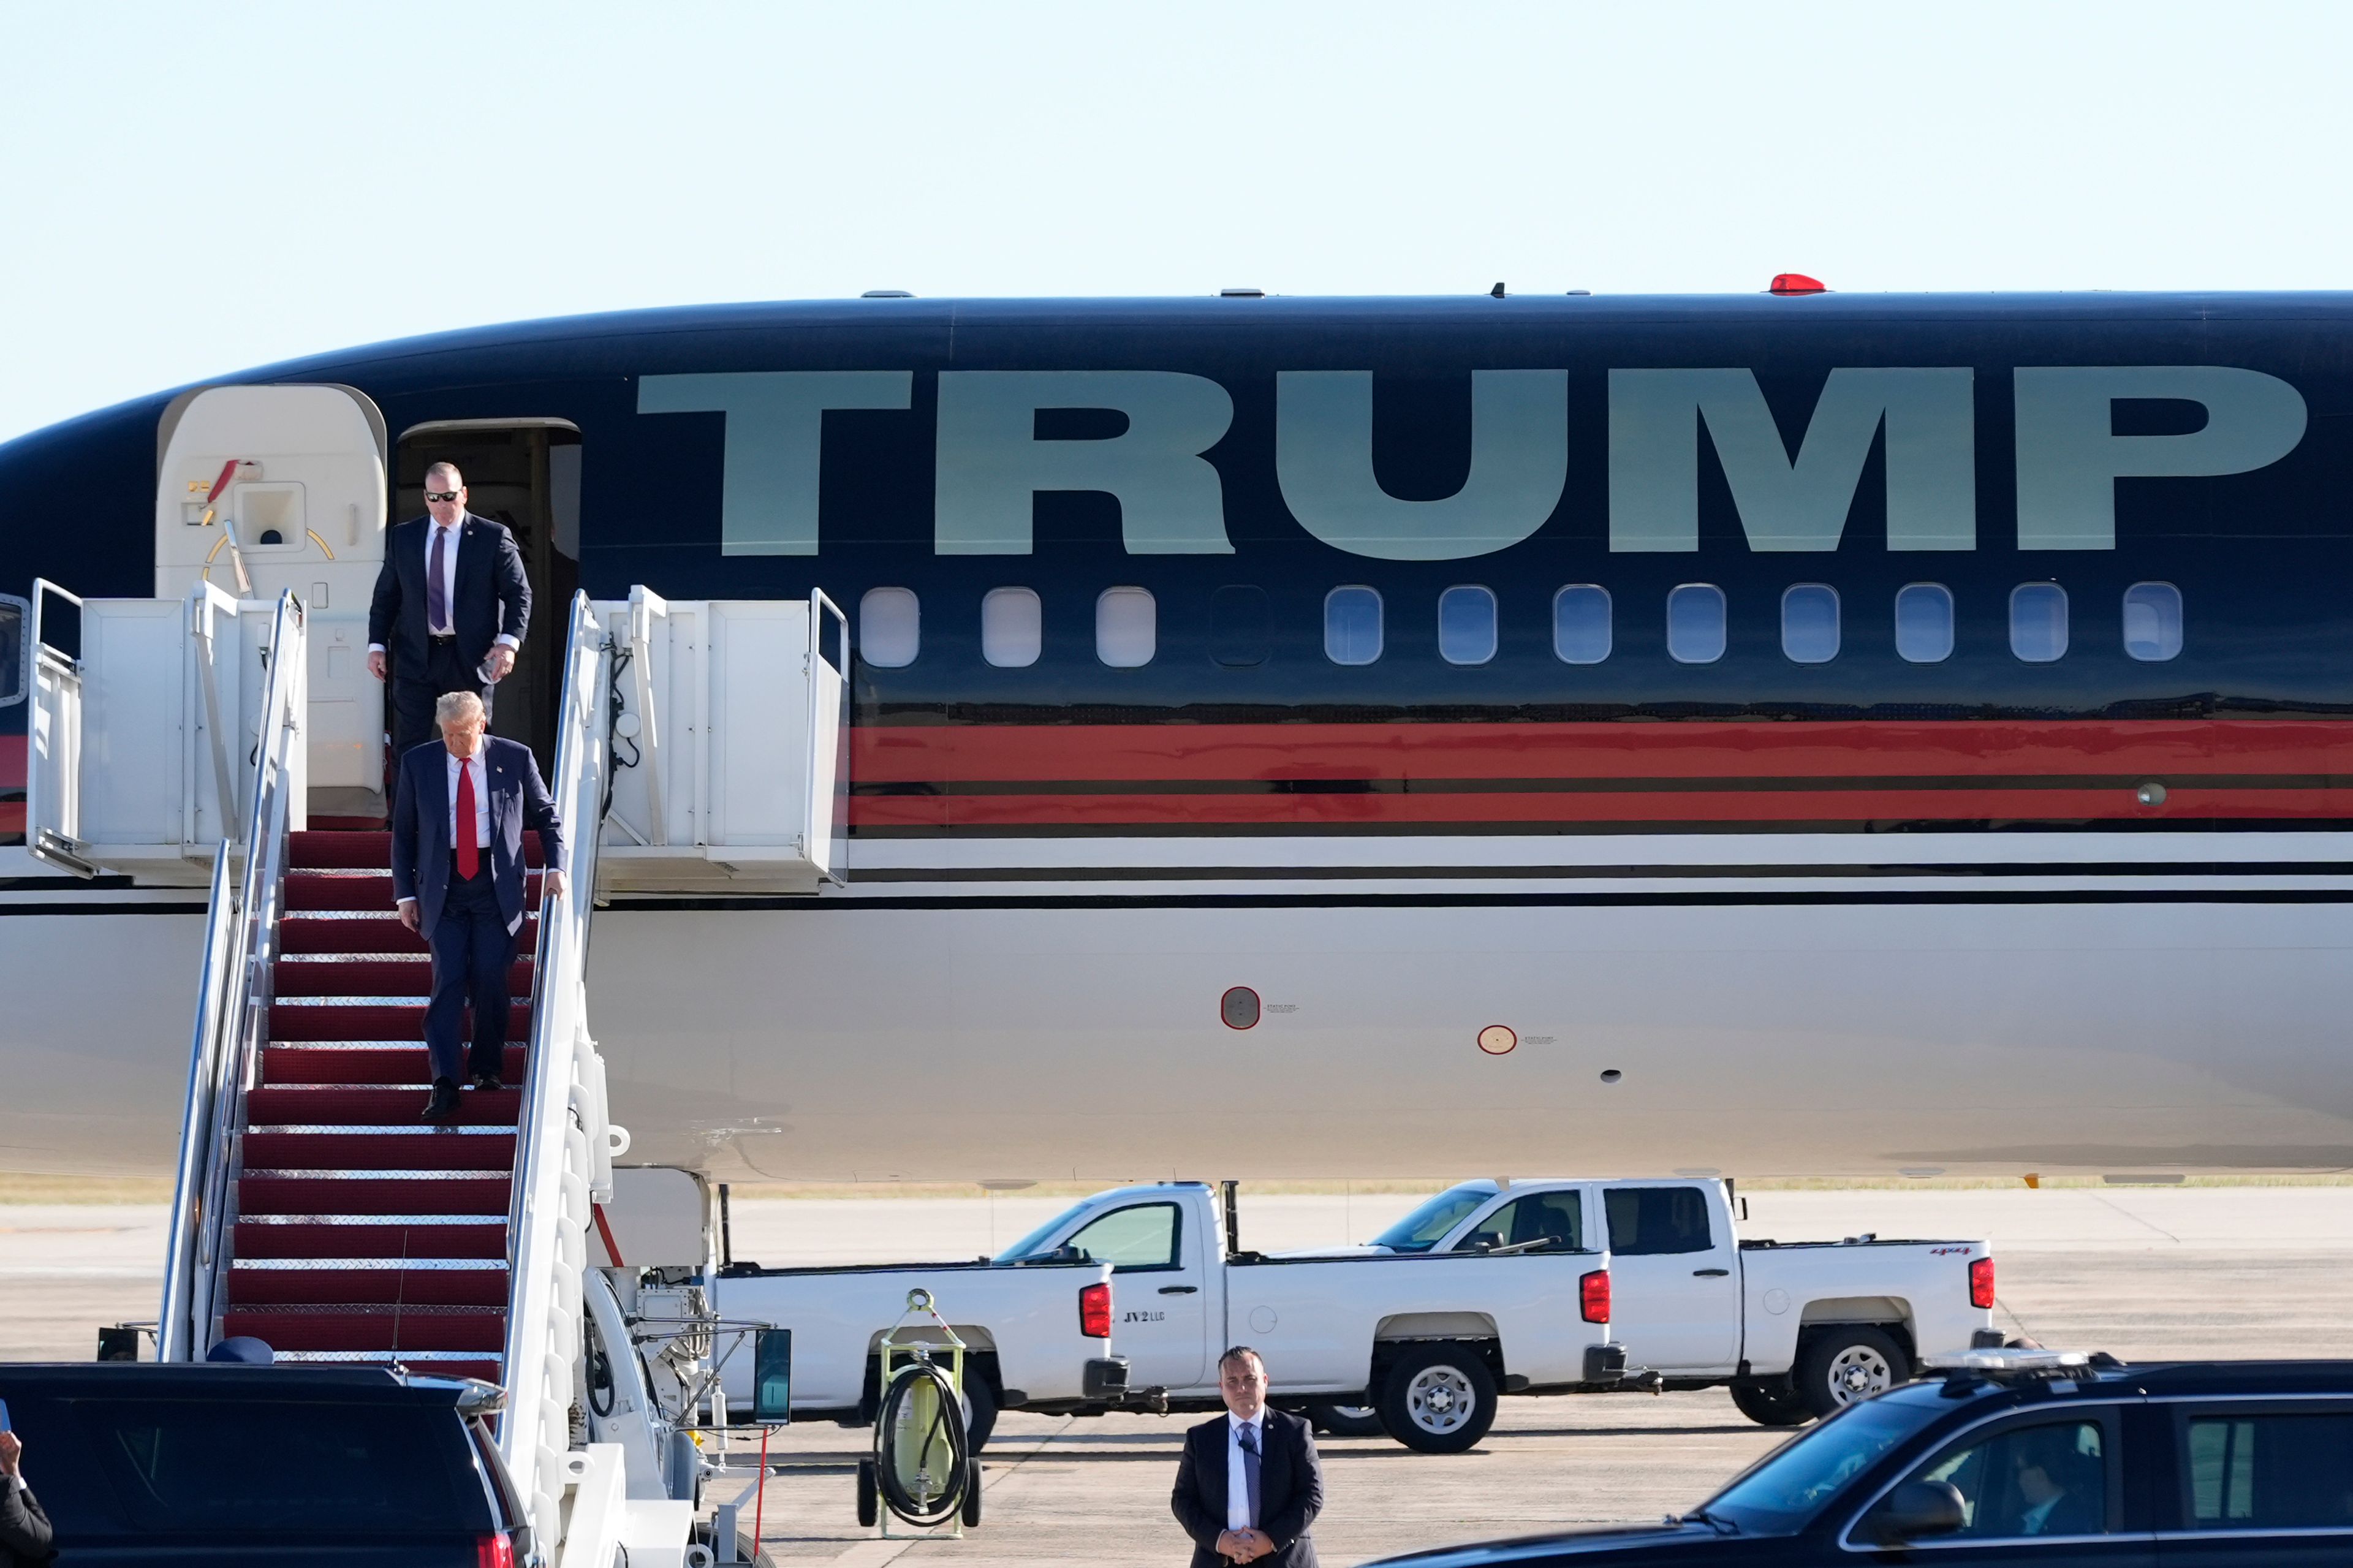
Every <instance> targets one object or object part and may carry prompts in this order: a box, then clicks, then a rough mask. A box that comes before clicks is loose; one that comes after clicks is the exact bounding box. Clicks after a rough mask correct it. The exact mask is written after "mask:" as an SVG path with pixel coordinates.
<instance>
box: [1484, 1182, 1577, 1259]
mask: <svg viewBox="0 0 2353 1568" xmlns="http://www.w3.org/2000/svg"><path fill="white" fill-rule="evenodd" d="M1584 1219H1585V1216H1584V1214H1583V1205H1580V1204H1579V1203H1578V1202H1577V1194H1576V1193H1574V1192H1566V1193H1531V1194H1528V1195H1527V1196H1526V1197H1524V1198H1514V1199H1513V1200H1512V1201H1511V1202H1510V1203H1507V1204H1505V1205H1504V1206H1503V1207H1502V1208H1499V1209H1497V1210H1496V1211H1495V1212H1494V1213H1493V1214H1491V1215H1488V1216H1487V1217H1486V1218H1485V1219H1482V1220H1481V1221H1480V1222H1479V1227H1478V1228H1477V1229H1476V1230H1473V1231H1472V1233H1471V1234H1470V1235H1468V1236H1466V1237H1463V1238H1462V1239H1461V1241H1458V1242H1456V1243H1455V1244H1454V1250H1455V1251H1457V1252H1479V1251H1482V1250H1485V1248H1487V1247H1520V1246H1524V1245H1525V1244H1526V1243H1528V1242H1532V1241H1533V1242H1541V1243H1543V1244H1544V1245H1542V1246H1539V1247H1529V1248H1528V1250H1529V1251H1531V1252H1575V1251H1577V1250H1578V1249H1579V1248H1580V1247H1583V1246H1584V1242H1583V1240H1582V1237H1583V1234H1584V1228H1585V1226H1584ZM1482 1244H1483V1245H1482Z"/></svg>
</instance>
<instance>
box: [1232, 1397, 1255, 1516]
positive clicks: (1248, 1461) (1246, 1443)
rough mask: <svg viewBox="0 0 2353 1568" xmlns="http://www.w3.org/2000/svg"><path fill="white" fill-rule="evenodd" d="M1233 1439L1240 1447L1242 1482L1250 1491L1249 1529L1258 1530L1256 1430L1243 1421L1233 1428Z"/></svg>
mask: <svg viewBox="0 0 2353 1568" xmlns="http://www.w3.org/2000/svg"><path fill="white" fill-rule="evenodd" d="M1234 1438H1235V1440H1236V1441H1237V1442H1239V1443H1240V1444H1241V1446H1242V1482H1243V1484H1244V1485H1246V1486H1247V1487H1249V1489H1250V1528H1251V1529H1253V1530H1255V1529H1257V1528H1258V1464H1259V1453H1258V1428H1256V1427H1255V1426H1251V1425H1250V1423H1249V1422H1247V1421H1245V1422H1243V1423H1242V1424H1241V1425H1240V1426H1237V1427H1235V1428H1234Z"/></svg>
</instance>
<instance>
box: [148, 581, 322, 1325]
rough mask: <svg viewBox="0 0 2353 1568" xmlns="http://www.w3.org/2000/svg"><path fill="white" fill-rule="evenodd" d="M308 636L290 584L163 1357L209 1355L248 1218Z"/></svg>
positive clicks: (219, 916)
mask: <svg viewBox="0 0 2353 1568" xmlns="http://www.w3.org/2000/svg"><path fill="white" fill-rule="evenodd" d="M306 643H307V633H306V626H305V621H304V616H303V610H302V605H301V601H300V600H299V599H297V598H295V596H294V595H293V594H292V593H291V592H290V591H289V592H285V593H281V594H280V595H279V598H278V609H277V615H276V617H275V619H274V620H273V621H272V623H271V627H270V635H269V678H268V681H267V683H266V685H265V687H264V689H263V695H262V703H261V721H260V726H259V734H258V742H259V743H258V745H257V748H256V758H255V761H256V768H255V772H254V779H253V799H252V801H251V803H250V807H249V809H248V812H247V816H246V832H245V843H244V851H245V854H244V859H245V865H244V870H243V875H242V876H241V877H240V878H238V879H237V882H236V884H235V886H234V890H233V891H232V884H231V881H230V875H231V867H232V863H233V860H234V858H235V856H236V854H237V846H235V845H233V844H232V843H230V842H229V841H227V840H223V841H222V843H221V845H220V847H219V848H218V849H217V850H216V853H215V855H214V858H213V880H212V895H211V902H210V903H209V904H208V906H207V913H206V918H205V949H204V964H203V968H202V971H201V973H200V976H199V981H198V986H197V992H196V1018H195V1035H194V1037H193V1039H192V1041H191V1043H190V1047H189V1052H188V1089H187V1100H186V1104H185V1108H184V1110H183V1111H182V1113H181V1122H180V1162H179V1172H178V1179H177V1181H176V1182H175V1184H174V1189H173V1194H172V1221H171V1226H172V1228H171V1235H170V1237H169V1238H168V1243H167V1246H168V1250H167V1252H166V1255H165V1259H164V1299H163V1310H162V1313H161V1316H160V1318H159V1320H158V1324H157V1330H156V1358H157V1359H158V1360H160V1361H201V1360H203V1359H204V1355H205V1352H206V1351H207V1350H209V1349H210V1348H211V1347H212V1341H213V1331H214V1328H215V1326H216V1324H217V1323H218V1322H219V1320H220V1314H221V1312H222V1311H223V1310H225V1305H226V1303H225V1300H224V1297H225V1292H226V1287H227V1279H226V1277H225V1276H226V1268H225V1265H226V1263H227V1256H226V1255H227V1245H226V1244H227V1239H228V1237H229V1235H230V1229H229V1227H230V1226H232V1225H233V1224H234V1223H235V1220H236V1215H235V1212H234V1211H235V1207H236V1185H235V1180H234V1178H235V1174H236V1168H237V1151H238V1146H239V1142H240V1140H241V1139H242V1138H243V1136H244V1132H245V1094H246V1090H248V1089H250V1088H251V1087H252V1086H253V1081H254V1078H255V1074H256V1072H257V1071H258V1069H259V1064H260V1058H261V1049H262V1047H263V1046H265V1045H267V1044H268V1043H269V1007H270V1003H271V1002H272V1001H273V1000H274V998H275V992H276V985H275V981H276V974H277V962H278V917H279V914H280V911H281V909H282V906H283V902H284V899H285V889H286V857H287V847H288V843H289V837H288V828H289V824H290V821H291V820H292V811H293V805H294V803H293V794H294V791H295V789H296V788H297V787H298V785H297V782H296V781H297V780H299V778H300V777H301V771H300V760H299V758H298V756H297V752H298V751H299V749H300V748H301V746H302V744H303V739H302V718H303V713H304V710H305V707H306V704H307V702H308V700H309V690H310V678H309V670H310V658H309V655H308V649H307V646H306Z"/></svg>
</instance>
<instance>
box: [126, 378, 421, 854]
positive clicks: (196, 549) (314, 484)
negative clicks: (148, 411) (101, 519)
mask: <svg viewBox="0 0 2353 1568" xmlns="http://www.w3.org/2000/svg"><path fill="white" fill-rule="evenodd" d="M156 447H157V451H158V453H159V454H160V456H159V458H158V460H157V464H156V485H155V595H156V597H158V598H162V599H183V598H185V597H186V596H187V594H188V591H189V590H190V589H191V588H193V587H194V586H195V584H197V583H198V582H200V581H203V582H209V583H211V584H213V585H214V586H215V587H216V588H218V589H220V590H221V591H222V592H223V593H226V594H229V595H235V596H236V597H238V598H241V599H271V598H275V597H277V595H278V594H279V591H280V589H287V588H290V589H292V590H293V591H294V595H295V596H296V597H297V598H299V599H301V601H302V604H303V606H304V608H305V609H306V610H307V611H308V612H309V628H310V647H311V668H310V688H311V700H310V711H309V713H308V714H307V715H306V721H305V725H304V730H305V733H306V734H307V736H308V740H309V756H308V757H307V759H306V762H307V763H308V766H309V769H310V809H311V813H312V815H313V816H320V815H324V816H384V815H385V800H384V794H383V785H384V689H383V687H382V686H381V685H379V684H378V682H377V681H376V679H375V677H374V676H372V675H370V674H369V673H368V669H367V609H368V598H369V595H371V594H372V593H373V592H374V591H375V579H376V573H377V570H378V569H379V568H380V567H381V566H382V564H383V562H384V528H385V501H386V497H387V493H388V492H387V489H386V487H385V455H386V447H385V424H384V416H383V414H382V413H380V412H379V411H378V410H377V408H376V405H375V404H374V403H373V402H372V401H370V400H369V399H368V397H367V396H366V395H365V394H364V393H361V392H359V391H357V390H355V389H354V388H352V387H348V386H336V385H330V384H294V385H286V386H212V387H206V388H205V389H203V390H201V391H198V392H193V393H187V394H184V395H181V396H179V397H176V398H174V399H173V400H172V403H171V405H169V406H168V407H166V408H165V409H164V416H163V419H162V421H161V422H160V425H159V427H158V430H157V441H156ZM240 563H241V564H242V566H243V568H244V575H243V577H242V578H240V577H239V574H238V567H239V565H240Z"/></svg>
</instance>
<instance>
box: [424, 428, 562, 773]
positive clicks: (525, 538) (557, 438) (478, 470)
mask: <svg viewBox="0 0 2353 1568" xmlns="http://www.w3.org/2000/svg"><path fill="white" fill-rule="evenodd" d="M443 462H447V463H455V464H457V465H458V471H459V473H461V474H463V475H465V477H466V489H467V500H466V507H467V510H470V511H471V512H473V513H474V514H475V515H476V516H477V517H487V518H490V519H491V520H493V521H498V522H502V523H504V524H506V526H507V527H508V528H509V529H510V530H512V531H513V533H514V536H515V543H516V545H517V546H518V547H520V548H521V549H522V565H523V572H524V574H525V575H526V576H528V577H529V578H530V580H531V601H532V613H531V628H530V630H529V631H528V632H527V633H526V634H525V635H524V637H523V643H522V648H521V649H520V650H518V651H517V653H516V655H515V668H514V673H513V674H512V675H510V676H508V677H507V679H504V680H502V681H501V682H500V683H499V689H498V693H497V698H496V700H495V701H493V702H492V703H491V732H492V733H493V734H498V735H503V736H505V737H506V738H507V739H509V740H512V741H521V742H523V743H524V744H525V745H527V746H529V747H530V748H531V749H532V751H533V753H534V754H536V755H537V756H538V758H539V765H540V767H541V769H542V770H543V771H544V770H547V769H550V768H553V767H554V760H555V709H556V704H557V702H558V701H560V700H562V697H563V692H562V691H561V690H560V689H559V688H558V682H559V681H560V680H561V679H562V669H561V666H562V663H563V661H562V659H561V658H558V657H557V655H558V654H559V653H560V652H561V645H560V644H559V643H558V642H557V641H556V640H555V638H556V637H557V635H558V628H559V627H560V626H561V625H562V622H563V612H564V606H565V605H568V604H570V603H571V602H572V595H573V592H574V590H575V589H576V588H578V587H579V585H580V430H579V427H578V426H575V425H573V424H572V423H571V422H570V421H568V420H564V419H538V418H515V419H448V420H436V421H434V422H433V423H431V424H427V425H416V426H410V427H409V428H408V429H406V430H404V431H402V432H401V436H400V446H399V450H398V452H397V453H396V456H395V458H394V470H393V489H392V515H393V518H394V520H395V521H400V520H403V519H406V518H412V517H422V516H424V515H425V470H426V469H427V468H430V467H432V466H433V465H434V464H435V463H443Z"/></svg>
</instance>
